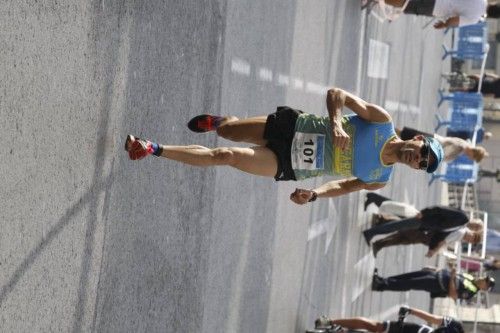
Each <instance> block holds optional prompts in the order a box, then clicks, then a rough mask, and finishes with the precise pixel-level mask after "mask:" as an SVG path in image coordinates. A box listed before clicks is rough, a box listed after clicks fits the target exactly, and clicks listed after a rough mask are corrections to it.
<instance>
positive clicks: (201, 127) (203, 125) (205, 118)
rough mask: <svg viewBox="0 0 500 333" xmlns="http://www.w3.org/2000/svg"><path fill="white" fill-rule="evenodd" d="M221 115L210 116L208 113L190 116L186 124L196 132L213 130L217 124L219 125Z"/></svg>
mask: <svg viewBox="0 0 500 333" xmlns="http://www.w3.org/2000/svg"><path fill="white" fill-rule="evenodd" d="M221 120H222V117H219V116H211V115H209V114H201V115H199V116H196V117H194V118H192V119H191V120H190V121H189V122H188V124H187V126H188V128H189V129H190V130H191V131H193V132H196V133H204V132H209V131H215V130H216V129H217V126H219V123H220V121H221Z"/></svg>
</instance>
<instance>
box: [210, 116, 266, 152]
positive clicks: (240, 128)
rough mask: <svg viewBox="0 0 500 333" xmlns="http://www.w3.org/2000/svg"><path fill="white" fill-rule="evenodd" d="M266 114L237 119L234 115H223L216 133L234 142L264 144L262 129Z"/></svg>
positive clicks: (264, 125) (264, 124)
mask: <svg viewBox="0 0 500 333" xmlns="http://www.w3.org/2000/svg"><path fill="white" fill-rule="evenodd" d="M266 120H267V116H260V117H252V118H246V119H238V118H236V117H225V118H224V120H223V121H222V122H221V124H220V125H219V126H218V127H217V135H219V136H220V137H222V138H224V139H227V140H231V141H234V142H248V143H253V144H256V145H259V146H265V145H266V143H267V140H264V129H265V127H266Z"/></svg>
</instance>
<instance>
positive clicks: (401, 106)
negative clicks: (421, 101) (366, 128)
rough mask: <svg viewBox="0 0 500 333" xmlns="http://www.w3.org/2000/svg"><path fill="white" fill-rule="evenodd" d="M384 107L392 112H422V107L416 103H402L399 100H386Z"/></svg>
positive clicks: (415, 113)
mask: <svg viewBox="0 0 500 333" xmlns="http://www.w3.org/2000/svg"><path fill="white" fill-rule="evenodd" d="M384 108H385V109H386V110H387V111H389V112H392V113H395V112H408V113H411V114H414V115H417V114H419V113H420V108H419V107H418V106H416V105H411V104H406V103H401V102H397V101H391V100H387V101H385V105H384Z"/></svg>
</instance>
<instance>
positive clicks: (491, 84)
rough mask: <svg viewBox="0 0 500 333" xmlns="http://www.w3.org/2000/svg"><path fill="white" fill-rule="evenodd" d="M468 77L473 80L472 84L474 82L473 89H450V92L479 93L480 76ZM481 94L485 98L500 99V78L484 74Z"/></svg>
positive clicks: (491, 74)
mask: <svg viewBox="0 0 500 333" xmlns="http://www.w3.org/2000/svg"><path fill="white" fill-rule="evenodd" d="M467 77H468V78H469V79H471V80H472V82H474V84H473V86H472V87H470V88H468V89H450V92H454V91H466V92H471V93H475V92H478V90H479V80H480V76H479V75H477V74H469V75H467ZM480 92H481V94H482V95H483V97H492V98H500V77H499V76H498V75H496V74H493V73H484V74H483V82H482V84H481V91H480Z"/></svg>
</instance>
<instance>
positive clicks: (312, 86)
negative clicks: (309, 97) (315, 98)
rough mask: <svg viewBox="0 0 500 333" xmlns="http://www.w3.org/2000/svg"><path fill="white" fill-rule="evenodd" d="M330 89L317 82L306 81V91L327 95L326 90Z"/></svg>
mask: <svg viewBox="0 0 500 333" xmlns="http://www.w3.org/2000/svg"><path fill="white" fill-rule="evenodd" d="M327 90H328V88H327V87H325V86H323V85H321V84H317V83H314V82H307V83H306V92H310V93H314V94H317V95H326V91H327Z"/></svg>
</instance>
